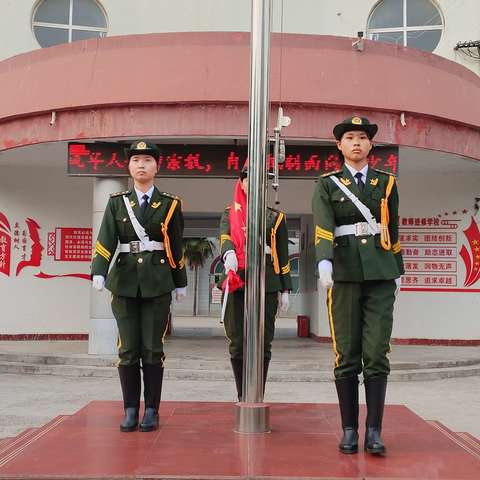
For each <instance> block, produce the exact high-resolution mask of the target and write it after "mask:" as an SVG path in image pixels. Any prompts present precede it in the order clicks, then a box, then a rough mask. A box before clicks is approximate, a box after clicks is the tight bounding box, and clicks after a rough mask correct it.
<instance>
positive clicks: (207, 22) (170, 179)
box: [0, 0, 480, 350]
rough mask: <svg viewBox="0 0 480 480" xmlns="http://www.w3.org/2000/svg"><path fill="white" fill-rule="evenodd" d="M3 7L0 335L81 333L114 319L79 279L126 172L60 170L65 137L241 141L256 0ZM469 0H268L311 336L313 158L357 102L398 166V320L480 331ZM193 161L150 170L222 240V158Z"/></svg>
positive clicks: (275, 95) (284, 191)
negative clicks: (401, 260) (210, 169)
mask: <svg viewBox="0 0 480 480" xmlns="http://www.w3.org/2000/svg"><path fill="white" fill-rule="evenodd" d="M2 8H3V12H2V16H1V17H0V25H1V30H0V32H1V33H0V36H1V39H2V42H0V85H1V87H2V88H1V91H2V93H1V94H0V95H1V99H0V132H1V133H0V171H1V175H0V248H2V250H1V252H2V255H3V256H2V257H0V258H1V259H2V262H3V263H0V302H1V304H2V311H3V313H4V315H2V320H1V321H0V336H2V335H3V338H24V337H28V336H29V335H38V334H42V335H47V336H48V335H51V336H52V338H67V337H68V336H69V335H77V336H80V337H81V336H85V335H86V334H87V333H88V332H89V331H90V333H92V332H97V333H98V331H99V330H102V328H103V326H105V325H107V323H108V325H109V326H108V327H105V330H104V334H105V335H107V336H108V335H110V333H111V332H112V330H111V328H110V327H111V325H112V323H111V313H110V312H109V307H108V295H107V294H105V295H98V296H97V294H96V293H92V292H91V288H90V283H89V282H88V274H89V257H90V253H91V250H90V249H91V239H92V235H93V237H95V233H96V227H97V224H98V221H99V218H101V214H102V211H103V208H104V205H105V203H106V198H107V195H108V192H111V191H115V190H121V189H123V188H125V187H126V186H127V180H126V178H125V177H117V176H108V175H107V176H105V177H99V176H96V175H90V176H72V175H68V174H67V166H68V164H69V162H70V163H71V162H72V151H71V150H70V149H69V143H72V142H74V143H76V144H79V145H83V147H82V146H81V147H79V148H84V149H88V148H90V149H92V145H94V143H93V142H98V141H101V142H105V143H108V144H110V145H113V144H116V145H119V146H122V145H124V144H126V143H128V141H129V140H131V139H132V138H135V137H137V136H142V137H143V136H146V137H148V138H150V139H152V140H154V141H156V142H157V143H158V144H159V145H163V146H164V147H165V149H166V150H168V151H169V152H170V154H175V153H178V151H177V150H175V149H176V148H177V149H179V148H180V147H182V148H185V149H187V150H188V149H190V150H188V151H189V153H188V155H193V156H194V155H195V154H196V152H199V151H202V152H203V151H204V152H205V153H204V154H202V157H201V158H202V161H205V160H208V158H210V156H212V158H213V156H214V152H215V151H216V149H217V148H220V147H222V148H223V147H225V148H227V150H228V152H236V151H237V148H240V147H242V146H243V147H244V145H245V142H246V133H247V131H248V116H247V111H248V105H247V102H248V68H249V65H248V46H249V45H248V40H249V37H248V31H249V28H250V2H247V1H245V2H233V1H229V0H217V1H214V0H206V1H203V2H198V1H194V0H190V1H187V0H183V1H176V2H168V1H158V0H139V1H136V2H131V1H127V0H103V1H96V0H88V1H87V0H84V1H80V0H42V1H37V2H35V1H22V2H17V1H5V2H2ZM479 18H480V4H479V3H478V2H477V1H475V0H458V1H451V0H442V1H433V0H432V1H431V0H414V1H413V0H383V1H380V2H379V1H374V0H362V1H361V2H358V1H354V0H324V1H322V2H319V1H315V0H308V1H307V0H283V1H281V0H278V1H274V2H273V18H272V30H273V31H274V32H275V33H274V35H273V37H272V52H271V60H272V66H271V87H270V91H271V97H272V112H271V118H272V120H271V123H272V124H273V122H274V120H275V117H276V113H277V106H278V105H280V104H281V105H283V108H284V110H285V113H286V114H287V115H289V116H290V117H291V118H292V125H291V126H290V127H288V128H286V129H285V130H284V135H285V139H286V142H287V160H288V162H287V164H286V166H285V172H284V176H283V178H282V180H281V188H280V208H282V209H283V210H284V211H285V212H286V214H287V220H288V221H289V235H290V238H291V259H292V263H293V264H294V267H295V268H294V274H295V277H296V285H297V287H298V288H297V289H296V291H295V292H294V295H293V301H292V309H291V312H290V315H297V314H306V315H309V316H310V317H311V328H312V334H313V335H315V336H317V337H328V335H329V333H328V322H327V320H326V314H325V308H324V298H323V292H322V291H320V290H319V289H318V288H317V285H316V280H315V276H314V270H315V269H314V261H313V241H314V239H313V235H312V218H311V205H310V202H311V196H312V193H313V190H314V181H315V176H316V175H318V174H319V173H321V171H322V169H325V168H332V166H333V165H335V159H334V158H333V159H332V157H331V155H332V151H331V147H332V139H333V136H332V134H331V127H332V126H333V124H334V123H336V122H337V121H339V120H341V119H342V118H344V117H346V116H348V115H349V114H350V113H358V114H365V115H366V116H368V117H369V118H370V119H371V120H372V121H375V122H377V123H379V125H380V133H379V137H378V138H379V140H378V142H379V143H380V144H381V145H380V149H381V148H386V149H388V148H393V149H396V150H394V151H393V153H392V152H390V154H388V155H387V156H385V157H382V155H381V154H380V153H378V155H377V156H376V157H375V158H373V161H374V162H379V161H380V165H382V166H386V168H390V169H393V170H394V171H395V173H396V174H397V176H398V183H399V190H400V195H401V207H400V216H401V219H400V224H401V229H402V232H401V234H402V236H401V240H402V246H403V249H404V256H405V262H406V267H407V273H406V275H405V276H404V278H403V283H402V292H401V294H400V297H399V298H398V302H397V309H396V323H395V329H394V334H393V335H394V337H396V338H398V339H402V340H404V341H424V342H430V341H440V342H441V341H444V342H452V341H453V342H457V343H462V342H463V343H465V342H466V343H469V342H470V343H471V342H478V341H479V339H480V324H479V322H478V320H477V317H478V310H479V305H480V300H479V298H480V296H479V295H478V294H479V293H480V274H479V263H478V260H479V259H478V258H477V256H478V250H476V248H477V243H475V242H479V241H480V234H479V233H478V232H479V230H478V222H479V221H480V217H479V216H477V211H478V209H477V201H476V199H477V198H479V197H480V190H479V188H478V185H479V181H478V178H479V173H480V170H479V164H478V160H479V159H480V153H479V152H480V148H477V147H479V146H480V123H479V119H480V101H479V100H480V95H479V94H480V78H479V75H480V60H479V59H478V52H479V50H478V48H477V47H475V46H474V45H475V43H474V42H472V43H471V44H470V46H468V45H469V44H465V42H467V41H469V40H472V39H474V40H475V39H479V38H480V21H479V20H478V19H479ZM358 32H362V34H363V37H362V38H363V40H360V41H358V40H359V33H358ZM457 46H459V47H460V48H456V47H457ZM202 149H203V150H202ZM329 149H330V150H329ZM240 150H241V148H240ZM92 151H93V150H92ZM378 151H379V152H380V150H378ZM241 152H244V150H241ZM77 153H78V151H77ZM289 154H290V156H288V155H289ZM89 155H90V156H89ZM322 155H325V157H322ZM392 155H393V156H392ZM171 156H172V155H170V156H169V157H168V158H170V157H171ZM92 158H93V157H92V154H91V152H90V154H87V156H86V157H83V160H84V161H85V162H87V163H88V162H89V161H91V160H92ZM110 158H111V157H110ZM191 158H194V157H191ZM88 159H89V160H88ZM242 160H243V159H242V158H241V155H239V162H240V163H241V161H242ZM165 161H167V158H166V159H165ZM168 161H170V160H168ZM319 161H320V163H321V165H320V167H319ZM382 162H383V163H382ZM90 163H91V162H90ZM80 164H81V160H79V161H78V164H77V167H78V168H81V167H80ZM300 164H301V165H300ZM165 165H166V164H165ZM185 165H186V164H185V160H184V163H183V166H184V167H185ZM200 165H201V163H200ZM297 167H298V168H299V170H300V169H301V170H302V172H301V174H297V175H295V170H296V169H297ZM87 168H89V167H88V166H87ZM192 168H193V167H192ZM194 170H196V171H195V172H190V175H184V176H179V175H175V171H173V174H172V171H165V172H164V175H161V176H160V177H159V179H158V182H157V185H158V187H159V188H160V189H163V190H165V191H170V192H173V193H175V194H177V195H179V196H181V197H182V199H183V202H184V211H185V216H186V235H187V236H206V237H208V238H210V239H212V241H214V242H215V241H216V235H217V224H218V221H219V218H220V213H221V211H222V210H223V208H224V206H225V205H226V204H227V203H229V202H230V199H231V195H232V190H233V184H234V177H235V172H234V169H232V171H231V172H227V173H228V174H227V175H224V176H223V177H222V176H221V175H218V176H215V175H212V176H209V175H207V174H205V172H204V171H201V169H200V168H194ZM307 170H309V171H308V172H307ZM77 173H78V171H77ZM93 173H95V172H93ZM161 173H162V172H161ZM269 198H270V204H272V203H273V192H270V194H269ZM92 227H93V233H92V230H91V229H92ZM478 245H480V243H479V244H478ZM217 267H218V258H216V257H215V256H214V258H212V259H210V260H209V262H208V263H207V266H206V268H204V269H203V270H202V271H200V273H199V289H198V293H197V295H198V304H199V306H198V308H199V310H198V313H200V314H217V313H218V311H219V304H218V301H219V299H218V292H217V291H216V290H215V289H214V288H213V285H214V278H215V271H216V268H217ZM189 284H190V285H191V286H193V271H192V272H189ZM92 297H93V298H92ZM26 299H28V301H26ZM192 305H193V291H192V289H190V292H189V299H188V301H187V302H185V304H183V305H176V306H174V313H175V314H190V312H191V310H192ZM22 336H24V337H22ZM100 336H101V335H100ZM94 350H95V349H94Z"/></svg>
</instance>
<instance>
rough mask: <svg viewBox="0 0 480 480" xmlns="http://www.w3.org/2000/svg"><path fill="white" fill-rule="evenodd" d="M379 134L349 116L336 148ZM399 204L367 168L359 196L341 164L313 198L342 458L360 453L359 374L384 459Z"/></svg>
mask: <svg viewBox="0 0 480 480" xmlns="http://www.w3.org/2000/svg"><path fill="white" fill-rule="evenodd" d="M377 128H378V127H377V126H376V125H375V124H370V122H369V121H368V119H366V118H360V117H352V118H349V119H346V120H344V121H343V122H342V123H340V124H338V125H336V126H335V128H334V135H335V138H336V139H337V142H339V146H340V145H343V147H342V148H347V151H348V148H351V145H352V142H357V143H358V147H357V151H358V149H360V144H361V143H362V142H363V141H364V140H362V139H361V138H362V137H361V132H365V133H366V134H367V135H368V138H369V139H370V142H371V139H372V138H373V136H374V135H375V133H376V132H377ZM347 132H351V134H350V137H347V140H345V142H346V143H345V144H342V143H341V141H342V138H343V135H344V134H345V133H347ZM356 132H359V133H360V134H359V133H356ZM355 134H356V135H357V136H355ZM349 142H350V143H349ZM352 168H353V167H352ZM356 175H358V173H357V174H356ZM333 177H335V178H337V179H338V181H339V182H341V184H343V186H345V187H346V188H347V189H348V190H349V191H350V192H352V193H353V194H354V195H355V196H356V197H357V198H358V199H359V200H360V201H361V202H362V203H363V204H364V205H365V206H366V207H368V209H369V210H370V212H371V214H372V215H373V217H374V219H375V221H376V222H373V221H372V222H371V223H372V224H373V223H376V225H375V232H379V233H376V234H374V233H373V232H372V233H371V234H369V231H371V230H368V229H367V231H366V226H367V220H366V218H365V217H364V216H363V215H362V213H360V210H359V209H358V208H357V206H356V205H355V204H354V203H353V201H352V200H351V199H350V198H349V196H348V195H347V194H346V193H345V192H344V191H342V189H341V188H340V187H339V186H338V185H336V184H335V183H334V181H333V180H332V178H333ZM360 178H361V177H360ZM362 184H363V181H362ZM398 203H399V200H398V192H397V186H396V181H395V177H394V176H393V175H392V174H390V173H388V172H384V171H381V170H378V169H374V168H368V170H367V175H366V181H365V183H364V187H363V188H362V189H360V188H359V186H358V184H357V182H356V181H355V179H354V178H353V176H352V173H351V172H350V170H349V169H348V168H347V167H346V165H345V164H344V165H343V167H342V169H340V170H338V171H335V172H331V173H327V174H324V175H322V176H321V177H320V178H319V179H318V182H317V186H316V189H315V193H314V196H313V201H312V209H313V216H314V224H315V250H316V259H317V262H321V261H323V260H329V261H331V262H332V265H333V271H332V274H333V287H332V288H330V289H329V290H328V293H327V311H328V319H329V323H330V331H331V336H332V341H333V349H334V352H335V368H334V374H335V378H336V380H335V384H336V388H337V394H338V398H339V405H340V412H341V416H342V427H343V429H344V436H343V438H342V440H341V442H340V445H339V448H340V450H341V451H342V452H343V453H356V452H357V450H358V375H359V374H360V373H362V371H363V376H364V380H365V392H366V399H367V410H368V413H367V420H366V425H367V429H366V438H365V449H366V450H367V451H368V452H370V453H380V454H382V453H384V452H385V447H384V445H383V442H382V441H381V439H380V431H381V422H382V417H383V406H384V402H385V392H386V385H387V375H388V374H389V373H390V364H389V360H388V357H387V354H388V353H389V351H390V336H391V333H392V323H393V305H394V302H395V290H396V282H395V279H397V278H399V277H400V276H401V275H402V274H403V273H404V269H403V260H402V254H401V248H400V242H399V235H398ZM362 224H363V225H362ZM362 227H363V228H362Z"/></svg>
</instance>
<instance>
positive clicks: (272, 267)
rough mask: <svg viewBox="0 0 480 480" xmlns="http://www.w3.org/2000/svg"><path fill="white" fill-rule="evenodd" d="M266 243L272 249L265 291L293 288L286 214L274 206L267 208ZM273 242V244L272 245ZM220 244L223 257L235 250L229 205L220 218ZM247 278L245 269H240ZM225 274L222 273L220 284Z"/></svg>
mask: <svg viewBox="0 0 480 480" xmlns="http://www.w3.org/2000/svg"><path fill="white" fill-rule="evenodd" d="M266 224H267V230H266V243H267V245H268V246H269V247H270V248H271V249H272V254H271V255H267V257H266V264H265V292H267V293H271V292H278V291H283V290H291V289H292V279H291V277H290V260H289V257H288V231H287V222H286V219H285V214H284V213H283V212H280V211H278V210H274V209H273V208H267V219H266ZM272 243H273V245H272ZM220 245H221V250H222V253H221V255H222V258H223V255H224V254H225V252H227V251H228V250H235V248H234V245H233V242H232V239H231V237H230V207H227V208H226V209H225V210H224V212H223V215H222V218H221V220H220ZM238 274H239V275H240V277H241V278H242V279H243V280H245V271H239V272H238ZM224 279H225V276H224V275H222V277H221V279H220V282H219V286H221V285H222V283H223V280H224Z"/></svg>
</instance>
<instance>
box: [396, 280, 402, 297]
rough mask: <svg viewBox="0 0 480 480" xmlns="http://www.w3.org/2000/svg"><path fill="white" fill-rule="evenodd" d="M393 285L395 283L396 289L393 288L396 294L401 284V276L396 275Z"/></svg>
mask: <svg viewBox="0 0 480 480" xmlns="http://www.w3.org/2000/svg"><path fill="white" fill-rule="evenodd" d="M395 285H396V287H397V288H396V289H395V295H397V294H398V292H399V291H400V286H401V285H402V279H401V277H398V278H396V279H395Z"/></svg>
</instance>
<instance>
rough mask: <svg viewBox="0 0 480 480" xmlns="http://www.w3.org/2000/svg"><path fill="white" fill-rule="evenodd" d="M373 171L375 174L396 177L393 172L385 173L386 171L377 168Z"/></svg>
mask: <svg viewBox="0 0 480 480" xmlns="http://www.w3.org/2000/svg"><path fill="white" fill-rule="evenodd" d="M373 170H375V171H376V172H380V173H385V174H386V175H392V176H393V177H396V175H395V174H394V173H393V172H387V171H386V170H380V169H379V168H374V169H373Z"/></svg>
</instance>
